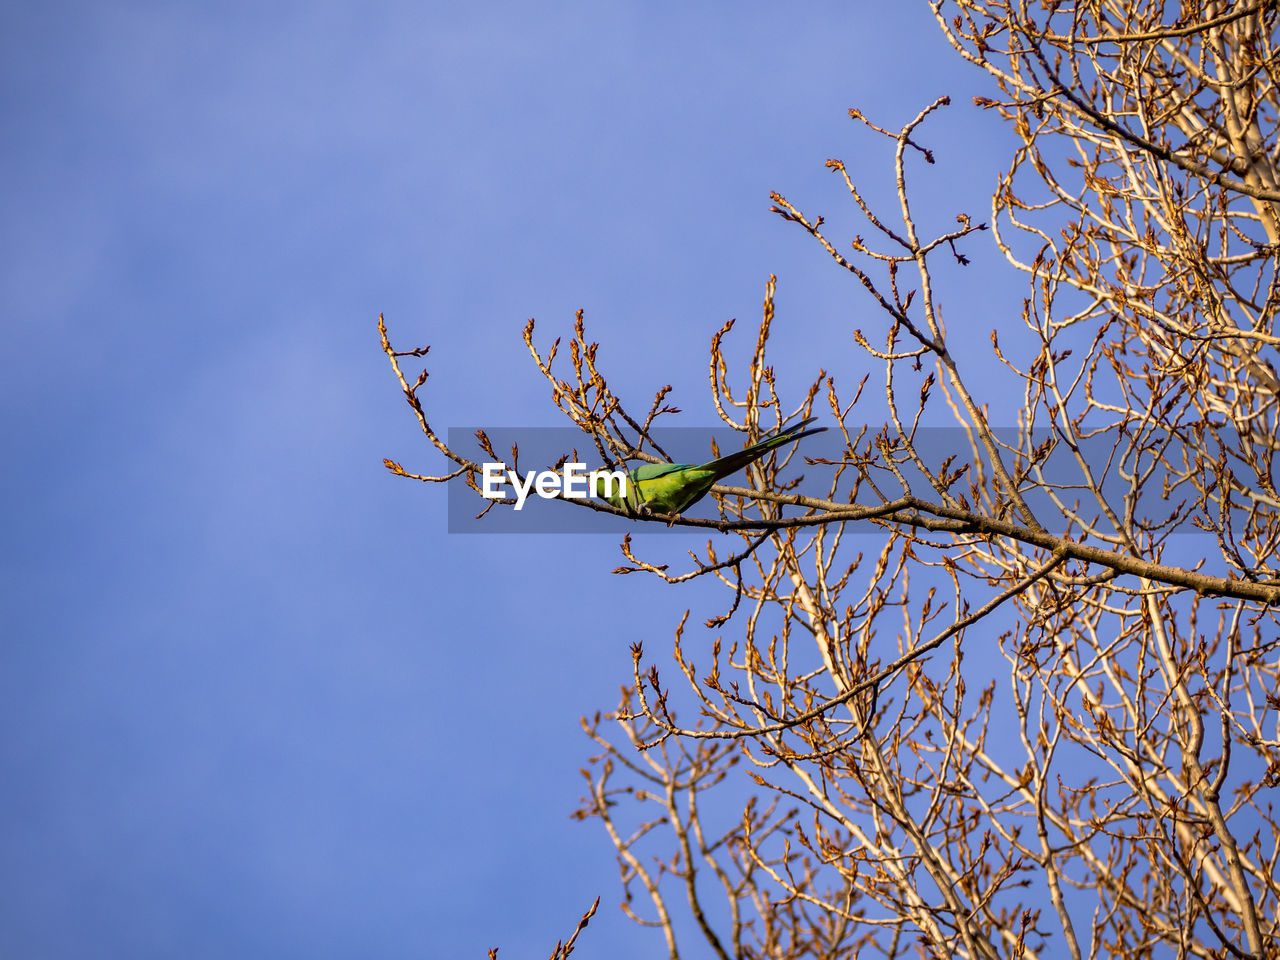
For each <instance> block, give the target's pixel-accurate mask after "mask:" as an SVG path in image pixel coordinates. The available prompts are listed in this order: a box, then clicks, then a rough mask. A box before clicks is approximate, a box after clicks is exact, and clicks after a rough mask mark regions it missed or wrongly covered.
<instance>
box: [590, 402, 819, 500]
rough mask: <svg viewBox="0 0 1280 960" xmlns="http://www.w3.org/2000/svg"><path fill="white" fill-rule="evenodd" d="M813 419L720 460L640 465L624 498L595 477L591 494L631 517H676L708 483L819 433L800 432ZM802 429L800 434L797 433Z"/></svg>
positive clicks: (629, 478) (703, 492)
mask: <svg viewBox="0 0 1280 960" xmlns="http://www.w3.org/2000/svg"><path fill="white" fill-rule="evenodd" d="M816 419H817V418H816V417H809V418H808V419H807V420H801V421H800V422H799V423H797V424H795V425H794V426H791V427H787V428H786V429H784V430H779V431H778V432H777V433H775V434H773V435H772V436H770V437H765V438H764V439H763V440H758V441H756V442H755V443H753V444H751V446H749V447H744V448H743V449H741V450H739V451H738V452H737V453H731V454H729V455H728V456H725V457H720V458H719V459H718V460H712V461H710V462H708V463H703V464H698V465H694V464H689V463H644V464H641V465H640V466H638V467H636V468H635V469H634V470H632V471H631V472H630V473H629V474H628V475H627V490H626V495H625V496H622V495H620V493H621V492H620V491H619V490H618V486H619V485H618V484H616V483H615V484H613V485H612V487H611V488H610V487H606V478H605V477H603V476H597V477H596V478H595V490H594V491H593V492H594V494H595V495H596V496H597V497H599V498H600V499H602V500H605V501H607V502H609V503H610V504H612V505H613V506H615V507H617V508H618V509H619V510H625V511H626V512H627V513H629V514H631V515H633V516H637V515H638V516H648V515H649V514H653V513H665V514H669V515H671V516H673V517H674V516H677V515H679V514H681V513H683V512H684V511H685V510H687V509H688V508H689V507H691V506H693V505H694V504H695V503H697V502H698V501H699V500H701V499H702V498H703V497H705V496H706V495H707V493H708V491H710V489H711V486H712V484H714V483H717V482H718V481H720V480H722V479H724V478H725V477H727V476H729V474H731V473H737V472H738V471H739V470H741V469H743V468H744V467H746V466H747V465H748V464H751V463H754V462H755V461H757V460H759V459H760V458H761V457H763V456H764V455H765V454H766V453H768V452H769V451H770V450H773V449H776V448H777V447H781V446H783V445H784V444H788V443H790V442H791V441H792V440H799V439H801V438H802V437H807V436H810V435H811V434H815V433H822V431H824V430H826V429H827V428H826V427H816V428H815V429H813V430H803V428H804V427H806V426H807V425H809V424H810V423H813V421H814V420H816ZM802 430H803V432H801V431H802Z"/></svg>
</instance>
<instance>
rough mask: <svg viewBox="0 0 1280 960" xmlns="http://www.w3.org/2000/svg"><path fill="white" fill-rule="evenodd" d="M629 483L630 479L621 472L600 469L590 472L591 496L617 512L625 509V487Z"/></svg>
mask: <svg viewBox="0 0 1280 960" xmlns="http://www.w3.org/2000/svg"><path fill="white" fill-rule="evenodd" d="M630 483H631V479H630V477H628V476H627V474H626V472H625V471H622V470H606V469H605V468H603V467H601V468H600V469H599V470H593V471H591V493H592V495H593V496H596V497H599V498H600V499H601V500H604V501H605V502H606V503H609V504H611V505H612V506H615V507H617V508H618V509H619V510H622V509H625V508H626V505H627V486H628V485H629V484H630Z"/></svg>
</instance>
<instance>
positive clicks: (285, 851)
mask: <svg viewBox="0 0 1280 960" xmlns="http://www.w3.org/2000/svg"><path fill="white" fill-rule="evenodd" d="M0 53H2V55H0V124H2V125H3V144H4V147H3V151H2V152H0V169H2V170H3V183H4V189H3V191H2V192H0V204H2V211H3V215H2V216H0V244H2V247H3V257H0V304H2V306H3V314H2V319H0V336H2V340H0V365H2V369H0V413H2V416H0V430H2V431H3V437H2V439H3V449H4V455H3V460H2V461H0V462H3V473H2V475H0V476H2V478H3V479H2V481H0V482H2V483H3V487H4V504H5V510H4V518H3V538H2V541H0V542H2V544H3V550H2V551H0V563H2V564H3V569H2V571H0V574H2V578H0V616H2V620H0V624H2V628H0V629H2V631H3V636H4V641H3V644H0V730H3V734H0V783H2V784H3V788H2V789H0V886H2V888H3V889H2V890H0V955H2V956H5V957H24V958H27V957H30V958H82V957H90V956H102V957H108V956H113V957H130V958H149V957H157V958H159V957H166V958H167V957H175V956H181V957H187V958H193V960H194V958H200V957H230V956H237V957H273V958H290V957H299V958H302V957H305V958H329V957H333V958H339V957H341V958H347V957H350V958H356V957H406V958H407V957H428V958H446V957H448V958H454V957H457V958H462V957H482V956H484V951H485V950H486V949H487V948H488V947H490V946H495V945H496V946H500V947H501V948H502V956H503V958H504V960H517V958H525V957H545V956H547V955H548V954H549V953H550V951H551V948H552V946H553V945H554V944H555V942H556V940H557V939H560V938H562V937H565V936H567V935H568V934H569V932H571V930H572V927H573V924H574V922H575V921H576V919H577V917H578V916H579V915H580V913H581V911H582V910H583V909H584V908H585V907H586V905H587V904H588V903H590V901H591V899H592V898H593V897H595V896H596V895H597V894H599V895H601V896H602V901H601V910H600V913H599V914H598V916H597V919H596V920H595V921H593V923H592V925H591V927H590V929H589V930H588V931H587V932H586V933H585V934H584V935H583V938H582V940H581V941H580V946H581V952H580V954H579V955H580V956H584V957H590V956H610V957H613V958H614V960H630V958H640V957H652V956H655V955H658V954H659V953H661V950H662V947H661V943H660V941H659V939H658V935H657V934H656V933H655V932H652V931H642V930H640V929H638V928H636V927H634V926H633V925H632V924H631V923H630V921H628V920H626V919H625V918H624V917H623V915H622V913H621V912H620V911H619V910H618V908H617V903H618V901H619V899H620V890H619V885H618V880H617V871H616V867H615V865H614V860H613V856H612V848H611V846H610V845H609V843H608V841H607V838H606V837H605V835H604V833H603V831H602V830H601V829H600V827H599V826H598V824H595V823H587V824H579V823H575V822H573V821H571V820H570V819H569V816H568V814H569V812H570V811H571V810H572V809H573V807H574V805H575V802H576V800H577V798H578V796H579V794H580V792H581V786H580V784H581V779H580V776H579V774H578V772H577V771H578V768H579V767H580V766H582V765H583V764H584V762H585V760H586V758H587V756H588V755H589V754H590V753H591V750H590V744H589V743H588V741H587V740H586V739H585V737H583V736H582V735H581V733H580V732H579V731H578V717H579V716H580V715H582V714H586V713H591V712H593V711H595V710H597V709H608V708H610V707H612V706H613V705H614V704H615V703H616V699H617V690H618V687H619V685H620V684H622V683H624V682H626V681H627V680H628V678H629V676H630V669H631V658H630V654H629V652H628V646H629V644H630V643H632V642H634V641H636V640H644V641H645V643H646V645H647V646H648V647H649V648H650V649H652V650H654V651H657V650H660V649H661V647H662V645H664V644H666V645H668V646H669V643H670V637H671V633H672V630H673V628H674V626H675V625H676V623H678V621H679V618H680V614H681V613H682V612H683V610H684V609H685V608H686V607H688V606H692V607H694V609H695V616H694V617H693V618H692V619H693V620H694V621H697V620H699V619H705V617H706V616H707V615H710V614H711V613H713V612H716V611H718V610H719V609H720V607H721V605H722V601H723V598H722V597H720V596H719V595H718V594H716V593H715V591H714V590H712V591H711V592H707V591H706V590H704V589H703V588H701V587H695V588H692V589H685V590H677V589H673V588H669V587H663V586H661V585H659V584H657V583H656V582H653V581H646V580H643V579H641V578H638V577H626V578H621V577H612V576H610V574H609V571H610V570H611V569H612V568H613V567H614V566H615V565H617V563H618V562H619V560H620V556H619V554H618V551H617V540H616V538H612V537H607V536H569V535H559V536H557V535H509V536H492V537H486V536H462V535H452V536H450V535H448V534H447V533H446V531H445V501H444V496H443V491H441V490H439V489H436V488H423V487H421V486H419V485H416V484H414V483H411V482H409V481H405V480H402V479H397V478H394V477H391V476H389V475H388V474H387V473H386V471H385V470H384V468H383V467H382V464H381V460H382V458H383V457H392V458H394V459H396V460H399V461H401V462H403V463H404V465H405V467H406V468H407V469H411V470H423V471H428V472H430V471H433V470H436V469H438V468H439V467H440V466H441V463H440V460H439V458H438V456H436V455H435V454H434V452H433V451H432V450H431V449H430V448H429V447H428V446H427V445H426V444H425V443H424V442H423V440H422V438H421V437H420V435H419V434H418V433H417V429H416V424H415V423H414V421H413V419H412V416H411V414H410V412H409V410H408V408H407V407H406V406H405V405H404V403H403V401H402V399H401V397H400V395H399V392H398V389H397V387H396V385H395V383H394V381H393V380H392V378H391V375H390V371H389V370H388V369H387V365H386V361H385V359H384V358H383V356H382V354H381V352H380V350H379V348H378V342H377V334H376V329H375V320H376V317H377V315H378V313H379V312H380V311H383V312H385V313H386V316H387V320H388V323H389V324H390V327H391V331H392V334H393V336H394V337H395V338H396V339H397V341H398V343H399V344H400V345H402V346H404V347H409V346H413V345H417V344H419V343H430V344H431V345H432V353H431V355H430V357H429V358H428V365H429V367H430V369H431V370H432V377H431V379H430V381H429V382H428V386H427V387H426V388H425V389H424V392H423V396H424V400H425V401H426V402H427V404H428V408H429V411H430V413H431V415H432V418H433V422H434V423H436V424H438V425H439V426H440V427H441V428H447V427H448V426H452V425H466V424H472V423H493V424H501V425H508V426H512V425H515V426H523V425H551V424H558V423H559V422H560V421H558V420H557V416H558V414H557V413H556V411H555V409H554V408H553V406H552V405H551V404H550V402H549V399H548V391H547V389H546V386H545V383H544V382H543V381H542V380H541V379H540V377H539V376H538V375H537V372H536V370H534V368H533V367H532V365H531V364H530V363H529V361H528V356H527V353H526V352H525V348H524V345H523V343H522V342H521V340H520V330H521V328H522V326H523V324H524V322H525V321H526V319H527V318H529V317H531V316H533V317H536V318H537V319H538V322H539V327H538V336H539V338H540V340H541V341H542V342H543V343H549V342H550V341H551V340H552V339H554V338H555V337H556V336H562V335H568V334H569V333H570V331H571V324H572V318H573V311H574V310H575V309H576V308H579V307H581V308H584V309H585V310H586V314H587V321H588V324H589V328H588V329H589V332H590V334H591V336H592V337H593V338H594V339H597V340H600V341H601V342H602V344H603V346H602V362H603V363H604V364H605V366H606V369H607V370H608V371H609V373H610V374H611V380H612V382H613V385H614V387H615V389H617V390H619V391H620V392H623V393H624V395H627V396H629V397H630V398H632V400H633V403H635V405H637V406H644V405H645V404H646V403H647V400H648V398H649V397H651V396H652V393H653V391H654V389H655V388H656V387H658V386H661V385H662V384H665V383H672V384H673V385H675V388H676V391H675V394H674V396H673V401H674V402H675V403H677V404H678V405H679V406H680V407H682V408H683V409H684V411H685V416H684V419H683V421H682V422H683V423H686V424H688V425H692V426H703V425H709V424H713V423H714V422H715V416H714V412H713V409H712V407H711V404H710V400H709V396H708V393H707V389H706V364H707V346H708V343H709V340H710V337H711V335H712V334H713V333H714V332H715V331H716V330H717V329H718V328H719V327H720V325H721V324H722V323H723V322H724V321H725V320H726V319H728V318H729V317H738V318H739V322H740V328H739V332H740V334H741V336H742V339H743V344H742V347H743V349H745V348H746V347H747V346H748V340H749V337H750V334H749V331H751V330H752V329H753V327H754V323H755V321H756V319H757V318H758V315H759V304H760V300H761V297H762V294H763V290H764V284H765V281H766V280H767V278H768V275H769V274H770V273H771V272H773V273H776V274H777V275H778V278H779V296H778V309H779V319H778V321H777V323H776V324H775V331H776V337H775V340H776V342H775V345H774V353H773V358H774V361H775V363H776V365H777V367H778V370H779V372H780V376H781V377H782V378H783V384H784V386H785V387H787V388H789V389H790V390H791V391H792V393H793V395H795V396H798V395H799V393H800V391H801V390H802V389H803V387H804V386H805V385H806V384H807V383H808V381H809V379H810V378H811V377H812V376H813V375H814V373H815V372H816V370H817V368H818V367H826V368H827V369H829V370H834V371H835V372H837V373H838V374H839V375H841V376H842V377H843V378H844V381H845V383H846V384H848V385H851V384H852V383H853V382H854V381H856V379H857V378H858V377H860V376H861V374H862V372H864V370H865V365H864V364H863V362H862V361H861V359H860V358H858V351H857V349H856V347H855V346H854V344H853V342H852V338H851V333H852V331H853V329H854V328H855V327H859V326H862V327H866V328H868V329H870V328H871V325H872V324H874V323H875V322H876V320H875V317H874V312H873V311H872V309H871V307H870V305H869V304H868V302H867V301H866V300H865V299H863V297H862V296H861V290H860V289H859V288H858V287H857V285H856V284H855V283H853V282H852V281H851V278H848V277H846V276H844V275H842V274H841V273H840V271H839V270H838V269H837V268H836V267H835V266H834V265H833V264H831V263H830V261H829V260H827V259H825V257H824V255H823V254H822V253H821V251H820V250H819V249H818V248H817V247H816V246H814V245H813V244H812V243H811V242H810V241H808V240H807V238H806V237H804V236H803V235H802V234H801V233H800V231H799V230H797V229H796V228H795V227H792V226H790V225H788V224H785V223H783V222H782V221H780V220H779V219H777V218H776V217H775V216H773V215H771V214H769V213H768V212H767V208H768V206H769V200H768V191H769V190H770V189H777V190H779V191H781V192H783V193H784V194H786V195H787V196H788V197H789V198H790V199H792V200H794V201H795V202H797V203H798V204H799V205H801V206H802V207H804V208H805V209H811V210H814V211H815V212H820V213H823V214H825V215H827V216H828V218H829V219H836V220H838V219H839V217H841V216H847V200H846V199H845V198H844V197H843V195H842V188H841V187H840V185H839V181H838V179H837V178H836V177H835V175H834V174H832V173H831V172H830V171H828V170H826V169H824V167H823V162H824V161H825V160H826V159H827V158H828V157H841V158H843V159H844V160H846V161H847V162H848V163H849V165H850V168H851V170H853V171H855V173H859V172H860V173H861V174H862V175H864V176H865V177H866V178H867V181H868V182H870V183H874V184H878V185H879V187H878V189H881V188H883V187H885V186H887V185H888V184H889V183H890V179H889V168H888V167H887V163H888V159H889V157H888V154H887V152H886V151H885V150H884V148H883V147H882V146H881V145H880V144H878V143H877V142H876V141H875V140H874V139H873V138H871V137H870V136H869V135H868V134H867V133H866V132H865V131H864V130H863V129H862V128H861V127H860V125H859V124H856V123H854V122H853V121H851V120H849V119H848V118H847V115H846V111H847V109H848V108H849V107H851V106H857V107H860V108H861V109H863V110H864V111H865V112H866V113H867V114H868V115H869V116H871V117H872V118H873V119H875V120H877V121H878V122H880V123H882V124H885V125H888V126H893V127H897V126H899V125H901V124H902V123H903V122H905V121H906V120H908V119H909V118H910V117H911V116H913V115H914V114H915V113H916V112H917V111H918V110H919V109H920V108H922V107H923V106H924V105H925V104H927V103H929V102H930V101H932V100H933V99H935V98H936V97H938V96H940V95H942V94H950V95H951V96H952V98H953V101H954V105H953V106H952V107H951V108H950V110H949V111H946V112H944V113H943V114H942V115H940V116H939V117H938V118H937V119H936V120H935V121H934V122H932V123H931V124H930V125H929V126H928V127H927V128H926V129H925V132H924V134H923V137H924V139H925V140H926V141H928V142H929V143H930V144H931V145H932V146H934V147H935V148H937V149H938V150H939V161H940V162H939V165H938V166H937V167H936V168H929V170H928V173H924V172H923V170H922V165H920V164H917V169H918V170H920V171H921V172H919V174H918V175H919V177H920V180H919V194H918V197H919V202H920V204H921V205H922V206H926V205H929V204H933V205H934V210H935V213H936V219H935V222H936V223H939V224H941V223H943V222H946V221H948V220H950V221H951V222H952V223H954V220H953V219H952V218H953V217H954V215H955V213H957V212H960V211H962V210H964V211H967V212H969V213H971V214H973V215H974V217H975V218H978V219H985V218H986V217H987V216H989V207H988V206H987V204H989V200H987V199H986V198H987V197H988V196H989V191H990V187H991V185H992V183H993V182H994V178H995V175H996V172H997V171H998V170H999V169H1001V165H1002V163H1003V162H1004V161H1003V154H1004V153H1005V152H1006V150H1007V145H1008V141H1007V135H1005V134H1003V133H1002V132H1001V130H1000V128H999V127H998V125H997V122H996V120H995V119H994V118H993V117H991V116H989V115H986V114H982V113H980V112H979V111H978V110H977V109H976V108H974V107H973V106H972V105H971V102H970V97H971V96H972V94H974V93H978V92H989V91H987V89H986V88H985V86H984V79H983V76H982V75H980V74H979V73H978V72H977V71H975V70H973V69H972V68H968V67H966V66H965V65H964V64H963V63H961V62H960V61H959V60H957V59H956V58H954V57H953V56H951V55H950V54H949V51H948V50H947V48H946V47H945V45H944V43H943V42H942V40H941V37H940V36H939V34H938V32H937V29H936V27H935V25H934V24H933V22H932V20H931V18H930V16H929V14H928V9H927V5H926V4H924V3H922V2H914V3H888V4H887V3H847V2H844V3H835V2H822V0H816V2H808V3H803V4H789V5H785V6H784V5H779V4H774V3H763V2H747V3H727V2H725V3H720V2H715V3H701V4H686V3H667V2H646V3H640V2H600V0H593V2H581V3H573V2H563V0H551V2H548V3H541V4H530V3H511V2H486V3H476V4H464V3H455V4H444V3H430V2H427V3H421V2H419V3H375V4H367V3H356V2H351V0H334V2H292V3H291V2H269V3H261V2H255V3H242V2H235V0H228V2H219V3H203V4H194V3H183V2H169V3H160V2H124V0H122V2H112V3H86V2H80V3H74V2H69V3H61V4H54V3H45V4H36V3H27V4H6V5H5V6H4V8H3V11H2V12H0ZM874 196H876V197H879V198H880V199H881V201H882V202H884V198H885V197H886V194H884V193H883V192H879V193H875V194H874ZM842 211H844V213H842ZM850 222H851V221H850ZM969 253H970V255H971V257H972V259H973V260H974V261H975V264H974V266H973V267H972V268H970V270H971V272H972V276H971V277H966V276H960V275H957V276H956V277H953V278H951V286H950V287H949V288H948V290H949V291H950V296H951V299H950V300H949V301H947V303H946V308H947V310H948V313H947V316H948V318H949V319H950V320H951V322H952V323H953V324H955V323H963V322H966V320H967V318H970V317H972V318H973V319H972V323H973V324H974V326H975V329H976V330H979V331H980V333H979V335H978V336H977V337H976V340H977V341H983V342H985V335H986V334H985V331H986V330H988V329H990V328H991V326H994V325H996V323H997V322H999V321H998V320H997V319H995V318H993V317H992V316H991V315H990V313H991V311H992V309H993V308H992V307H991V301H990V299H989V296H990V293H991V289H992V283H993V281H992V276H993V274H992V271H1000V270H1001V269H1002V268H1001V267H1000V264H999V261H998V258H997V255H996V252H995V251H994V249H993V248H992V247H991V246H990V245H989V243H987V242H986V241H985V239H984V240H983V241H981V242H980V243H977V244H975V245H974V246H973V247H972V248H971V249H970V250H969ZM979 292H982V293H983V294H984V295H987V297H988V298H987V299H985V300H984V301H983V304H982V306H981V309H978V308H977V304H976V301H977V299H978V298H977V296H976V294H977V293H979ZM1009 316H1010V317H1012V316H1013V314H1012V313H1011V314H1009ZM690 537H691V539H692V540H693V541H694V542H701V539H700V538H697V537H696V535H692V534H691V535H690ZM690 545H694V544H693V543H690ZM707 642H708V643H709V642H710V641H709V639H708V640H707Z"/></svg>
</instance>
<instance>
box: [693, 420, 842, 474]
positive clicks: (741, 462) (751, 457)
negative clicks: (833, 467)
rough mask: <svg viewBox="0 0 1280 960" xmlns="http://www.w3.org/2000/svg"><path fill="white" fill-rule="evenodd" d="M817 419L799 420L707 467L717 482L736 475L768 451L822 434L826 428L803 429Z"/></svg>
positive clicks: (714, 461)
mask: <svg viewBox="0 0 1280 960" xmlns="http://www.w3.org/2000/svg"><path fill="white" fill-rule="evenodd" d="M817 419H818V418H817V417H809V418H808V419H805V420H801V421H800V422H799V423H797V424H794V425H792V426H790V427H787V428H786V429H784V430H779V431H778V432H777V433H775V434H774V435H773V436H771V437H765V438H764V439H763V440H757V441H756V442H755V443H753V444H751V446H749V447H743V448H742V449H741V450H739V451H738V452H737V453H731V454H729V455H728V456H725V457H721V458H720V459H719V460H713V461H711V463H709V464H707V466H708V467H710V468H712V469H714V470H715V473H716V479H717V480H718V479H720V478H721V477H727V476H729V474H731V473H737V472H738V471H739V470H741V469H742V468H743V467H745V466H747V464H749V463H754V462H755V461H757V460H759V459H760V458H761V457H763V456H764V455H765V454H766V453H768V452H769V451H770V450H773V449H775V448H777V447H781V446H784V445H786V444H788V443H791V442H792V441H793V440H800V439H802V438H803V437H809V436H812V435H813V434H815V433H822V432H823V431H824V430H826V429H827V428H826V427H814V429H812V430H805V429H804V428H805V427H807V426H808V425H809V424H811V423H813V421H815V420H817Z"/></svg>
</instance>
